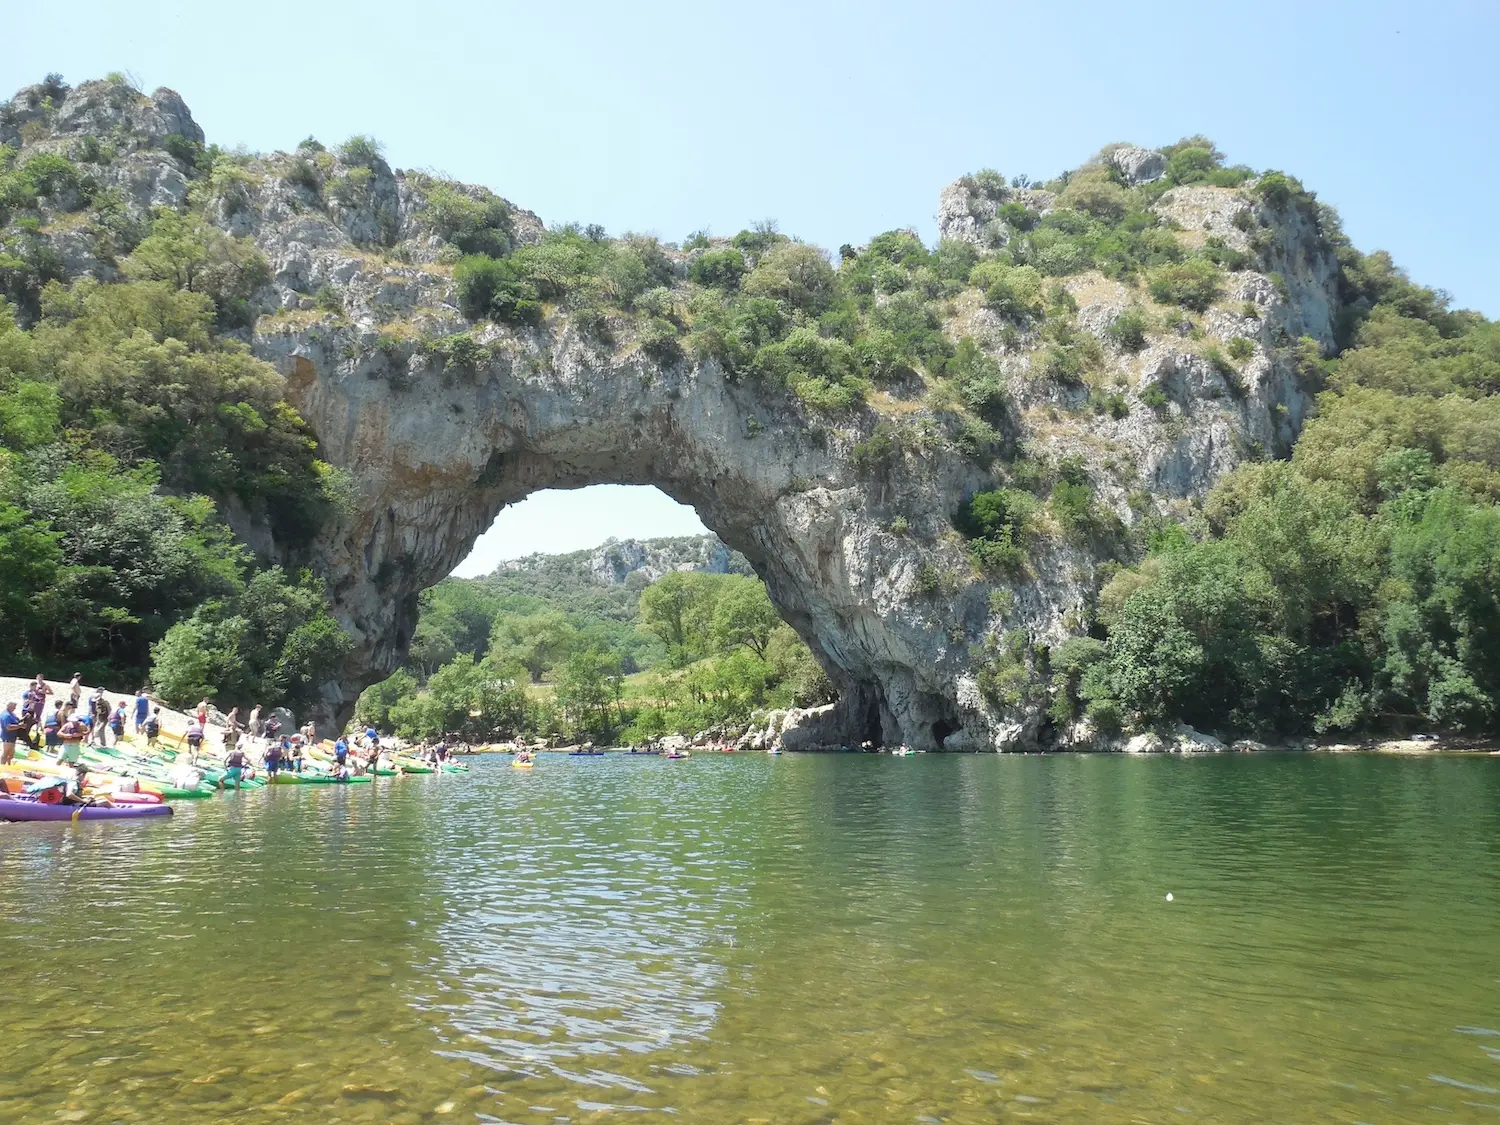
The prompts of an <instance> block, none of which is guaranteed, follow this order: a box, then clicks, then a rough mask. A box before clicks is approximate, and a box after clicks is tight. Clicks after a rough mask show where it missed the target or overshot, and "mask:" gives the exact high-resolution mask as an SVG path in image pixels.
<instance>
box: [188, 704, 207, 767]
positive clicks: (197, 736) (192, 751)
mask: <svg viewBox="0 0 1500 1125" xmlns="http://www.w3.org/2000/svg"><path fill="white" fill-rule="evenodd" d="M187 745H188V761H189V762H194V763H196V762H197V761H198V752H199V751H200V750H202V749H203V724H202V723H200V722H199V721H198V716H197V715H194V716H193V717H192V718H191V719H189V720H188V725H187Z"/></svg>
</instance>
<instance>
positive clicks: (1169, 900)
mask: <svg viewBox="0 0 1500 1125" xmlns="http://www.w3.org/2000/svg"><path fill="white" fill-rule="evenodd" d="M1167 901H1168V902H1171V901H1172V892H1171V891H1168V892H1167Z"/></svg>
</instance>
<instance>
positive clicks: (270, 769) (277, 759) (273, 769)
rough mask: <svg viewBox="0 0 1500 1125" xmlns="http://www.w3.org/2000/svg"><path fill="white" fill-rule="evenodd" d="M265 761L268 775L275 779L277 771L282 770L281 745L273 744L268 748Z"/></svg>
mask: <svg viewBox="0 0 1500 1125" xmlns="http://www.w3.org/2000/svg"><path fill="white" fill-rule="evenodd" d="M265 761H266V773H268V774H270V775H271V776H272V777H275V776H276V773H277V771H278V770H280V769H281V743H279V742H272V743H271V745H269V746H267V747H266V758H265Z"/></svg>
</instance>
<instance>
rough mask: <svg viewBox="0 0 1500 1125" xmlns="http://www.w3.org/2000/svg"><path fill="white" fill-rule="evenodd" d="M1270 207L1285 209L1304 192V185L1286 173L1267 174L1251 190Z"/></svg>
mask: <svg viewBox="0 0 1500 1125" xmlns="http://www.w3.org/2000/svg"><path fill="white" fill-rule="evenodd" d="M1251 190H1252V191H1254V192H1255V194H1256V195H1258V196H1259V197H1260V198H1261V199H1262V200H1264V201H1265V203H1266V205H1267V206H1268V207H1274V208H1276V209H1277V210H1280V209H1282V208H1284V207H1285V206H1286V205H1287V204H1288V203H1290V202H1291V201H1292V200H1293V199H1294V198H1296V197H1297V196H1299V195H1301V194H1302V192H1303V189H1302V185H1301V184H1300V183H1298V182H1297V181H1296V180H1295V179H1293V178H1292V177H1291V176H1288V175H1287V174H1286V173H1285V172H1266V173H1265V174H1264V175H1262V176H1261V178H1260V179H1258V180H1257V181H1255V186H1254V187H1253V188H1252V189H1251Z"/></svg>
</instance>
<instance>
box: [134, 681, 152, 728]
mask: <svg viewBox="0 0 1500 1125" xmlns="http://www.w3.org/2000/svg"><path fill="white" fill-rule="evenodd" d="M150 713H151V697H150V696H149V695H147V694H146V689H145V688H141V690H140V691H138V692H136V693H135V733H136V734H140V733H142V732H143V731H144V730H145V729H146V716H147V715H149V714H150Z"/></svg>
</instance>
